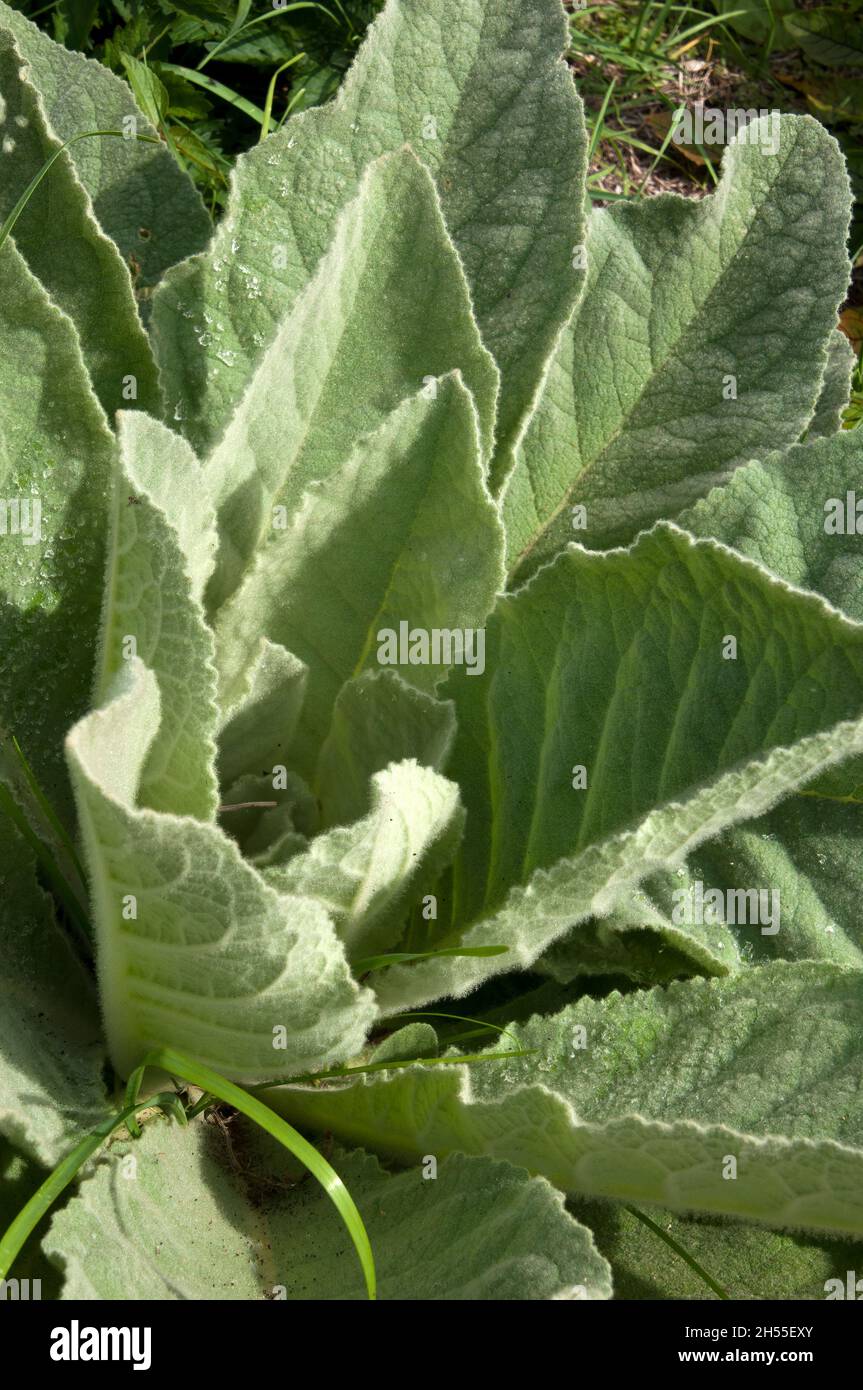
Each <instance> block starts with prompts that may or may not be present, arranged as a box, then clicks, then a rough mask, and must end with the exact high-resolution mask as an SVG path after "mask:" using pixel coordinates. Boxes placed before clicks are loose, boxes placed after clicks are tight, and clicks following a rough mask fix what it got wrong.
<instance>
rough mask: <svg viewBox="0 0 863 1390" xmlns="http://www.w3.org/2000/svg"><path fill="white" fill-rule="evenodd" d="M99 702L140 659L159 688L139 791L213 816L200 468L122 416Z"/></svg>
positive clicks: (160, 435)
mask: <svg viewBox="0 0 863 1390" xmlns="http://www.w3.org/2000/svg"><path fill="white" fill-rule="evenodd" d="M120 446H121V453H120V468H119V470H118V474H117V480H116V484H115V488H114V502H113V516H112V526H111V542H110V548H109V567H108V577H107V591H108V592H107V599H106V602H105V609H104V613H103V625H102V640H101V655H100V660H99V663H98V669H97V673H96V702H97V703H99V702H101V700H103V699H104V698H105V697H106V695H107V692H108V690H109V688H110V686H111V684H112V682H113V680H114V678H115V677H116V675H117V672H118V671H119V670H120V669H121V667H122V666H123V663H124V661H127V660H128V659H129V658H130V657H131V656H135V655H137V656H138V657H140V659H141V660H142V661H143V662H144V663H145V665H147V666H148V667H150V668H151V669H152V670H153V672H154V673H155V675H156V678H157V680H158V682H159V692H160V696H161V711H162V717H161V721H160V723H159V727H158V731H157V732H156V733H155V736H154V738H153V740H152V743H151V744H150V747H149V751H148V755H147V760H146V763H145V765H144V767H143V769H142V772H141V778H140V783H139V784H138V786H137V788H136V792H137V798H138V801H139V802H140V804H141V805H142V806H149V807H151V808H152V809H153V810H155V811H173V812H175V813H176V814H177V815H182V814H187V815H192V816H197V817H199V818H200V819H203V820H207V819H211V818H212V816H213V815H214V814H215V810H216V805H217V802H218V792H217V786H216V778H215V773H214V769H213V763H214V759H215V743H214V737H213V735H214V730H215V725H216V718H217V714H216V704H215V687H216V673H215V669H214V667H213V663H212V656H213V637H212V633H211V632H210V630H209V628H208V627H207V625H206V623H205V622H204V614H203V609H202V607H201V597H202V594H203V589H204V584H205V583H206V579H207V576H208V574H209V571H210V568H211V567H212V563H213V557H214V553H215V549H216V534H215V523H214V519H213V516H212V512H211V511H210V509H209V507H208V505H207V501H206V490H205V487H204V483H203V479H202V477H201V471H200V467H199V465H198V462H197V460H196V458H195V456H194V455H193V453H192V451H191V449H190V448H189V446H188V444H187V443H186V442H185V440H183V439H181V438H180V437H179V435H176V434H173V433H172V432H171V431H170V430H169V429H167V428H166V427H165V426H164V425H162V424H160V423H159V422H158V421H156V420H153V419H151V418H150V417H149V416H147V415H141V414H137V413H135V414H132V413H129V412H124V413H123V414H121V416H120Z"/></svg>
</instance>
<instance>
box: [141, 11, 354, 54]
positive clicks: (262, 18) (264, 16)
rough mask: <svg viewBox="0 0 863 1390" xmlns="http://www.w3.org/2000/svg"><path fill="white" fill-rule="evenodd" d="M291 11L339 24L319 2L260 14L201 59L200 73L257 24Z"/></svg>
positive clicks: (226, 37)
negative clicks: (318, 13)
mask: <svg viewBox="0 0 863 1390" xmlns="http://www.w3.org/2000/svg"><path fill="white" fill-rule="evenodd" d="M291 10H320V11H321V14H325V15H326V16H327V18H328V19H331V20H332V21H333V24H335V25H336V26H338V24H339V21H338V19H337V18H336V16H335V15H334V14H333V12H332V10H328V9H327V7H326V5H321V4H318V0H296V3H295V4H292V5H280V6H279V8H278V9H272V10H268V11H267V13H266V14H259V15H258V16H257V17H256V18H255V19H249V20H247V21H246V22H245V23H244V24H241V25H240V26H239V28H238V29H235V30H234V32H233V33H231V34H226V35H225V37H224V38H223V39H221V40H220V41H219V43H217V44H216V45H215V47H214V48H211V49H210V51H209V53H207V54H205V56H204V57H203V58H202V59H201V61H200V63H199V64H198V69H197V70H198V72H201V70H202V69H203V68H205V67H206V66H207V64H208V63H209V62H211V61H212V59H213V58H215V57H216V55H217V54H218V53H220V52H221V50H222V49H223V48H226V47H227V45H228V44H229V43H233V41H234V39H238V38H239V37H240V35H241V34H245V33H246V32H247V31H248V30H249V29H253V28H254V26H255V25H256V24H264V23H266V21H267V20H269V19H278V17H279V15H282V14H290V12H291ZM165 66H167V64H165Z"/></svg>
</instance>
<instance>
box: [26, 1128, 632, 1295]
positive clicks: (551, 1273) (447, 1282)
mask: <svg viewBox="0 0 863 1390" xmlns="http://www.w3.org/2000/svg"><path fill="white" fill-rule="evenodd" d="M231 1133H232V1135H233V1138H232V1143H231V1149H230V1150H229V1151H228V1150H227V1149H226V1145H225V1141H224V1139H223V1138H222V1136H221V1134H220V1133H219V1131H218V1130H216V1131H212V1130H208V1127H207V1126H205V1125H203V1124H202V1123H201V1122H198V1124H196V1125H194V1126H193V1127H192V1129H191V1131H183V1130H179V1129H177V1128H176V1127H169V1126H168V1125H167V1124H166V1123H164V1122H159V1121H158V1120H157V1121H155V1122H154V1123H153V1124H148V1125H147V1127H146V1129H145V1132H144V1135H143V1138H142V1139H141V1140H140V1141H139V1142H138V1143H137V1144H134V1145H131V1146H124V1148H123V1156H122V1157H120V1155H119V1154H117V1156H116V1157H114V1158H113V1160H112V1161H111V1162H110V1163H107V1164H104V1165H102V1166H100V1167H99V1168H98V1169H97V1170H96V1172H95V1173H94V1174H93V1176H92V1177H91V1178H88V1179H87V1180H86V1181H85V1182H84V1183H83V1184H82V1186H81V1189H80V1193H79V1195H78V1196H76V1197H74V1198H73V1200H72V1201H71V1202H70V1203H69V1204H68V1206H67V1207H66V1208H65V1210H63V1211H62V1212H60V1213H59V1214H58V1215H57V1216H56V1217H55V1218H54V1221H53V1223H52V1226H51V1230H50V1231H49V1233H48V1235H47V1236H46V1238H45V1248H46V1250H47V1251H48V1253H49V1254H50V1256H51V1259H52V1260H53V1261H54V1262H55V1263H56V1264H58V1265H60V1267H61V1268H62V1269H63V1270H64V1272H65V1275H66V1282H65V1287H64V1291H63V1297H64V1298H69V1299H79V1298H80V1299H123V1300H136V1299H212V1298H217V1299H264V1298H270V1299H272V1298H275V1299H277V1300H289V1301H294V1300H308V1299H324V1300H334V1299H363V1298H365V1297H366V1294H365V1290H364V1287H363V1282H362V1275H361V1272H360V1269H359V1264H358V1262H357V1260H356V1255H355V1254H354V1252H353V1250H352V1249H351V1246H350V1240H349V1238H348V1236H347V1235H346V1233H345V1231H344V1228H343V1226H342V1225H341V1223H340V1222H339V1219H338V1217H337V1216H336V1214H335V1212H334V1211H333V1208H332V1205H331V1203H330V1202H329V1200H328V1199H327V1197H326V1195H325V1194H324V1192H323V1191H322V1189H321V1188H320V1187H319V1186H318V1184H317V1183H313V1182H312V1181H311V1180H310V1179H309V1178H308V1176H305V1179H304V1180H303V1177H302V1175H301V1173H299V1172H298V1171H297V1166H296V1164H291V1165H290V1166H288V1165H287V1164H286V1160H285V1157H284V1150H282V1151H281V1158H277V1157H276V1156H275V1154H274V1152H273V1150H272V1146H271V1145H269V1144H267V1143H266V1142H263V1143H262V1142H261V1139H260V1138H259V1137H258V1135H256V1134H255V1133H253V1132H251V1131H250V1130H249V1129H248V1128H246V1127H240V1128H238V1127H237V1126H232V1129H231ZM115 1147H116V1146H115ZM238 1152H239V1153H241V1154H242V1160H243V1161H242V1165H241V1164H240V1163H238V1161H237V1157H236V1155H237V1153H238ZM334 1163H335V1166H336V1168H337V1170H338V1172H339V1174H340V1176H341V1177H342V1178H343V1179H344V1181H345V1183H346V1184H347V1186H348V1188H349V1190H350V1192H351V1195H352V1196H353V1197H354V1200H355V1201H356V1203H357V1206H358V1207H359V1210H360V1213H361V1215H362V1217H363V1220H364V1222H365V1225H366V1229H367V1230H368V1232H369V1238H370V1240H371V1244H372V1249H373V1251H374V1255H375V1264H376V1268H377V1275H378V1297H379V1298H382V1299H397V1300H404V1299H407V1300H411V1301H413V1300H422V1301H426V1300H430V1299H431V1300H435V1301H436V1300H439V1299H445V1300H477V1299H479V1300H482V1299H519V1300H522V1299H568V1298H584V1299H603V1298H608V1297H610V1294H611V1281H610V1277H609V1270H608V1265H607V1264H606V1262H605V1260H603V1259H602V1257H601V1256H600V1255H598V1254H597V1252H596V1249H595V1248H594V1245H593V1241H592V1239H591V1237H590V1233H589V1232H588V1231H587V1230H586V1229H585V1228H584V1226H581V1225H579V1224H578V1222H576V1221H574V1220H573V1218H572V1217H570V1216H568V1215H567V1213H566V1211H565V1210H564V1207H563V1201H562V1198H561V1196H560V1194H559V1193H556V1192H554V1191H553V1189H552V1188H551V1187H550V1186H549V1185H548V1183H546V1182H543V1181H542V1180H540V1179H537V1178H529V1177H528V1176H527V1174H526V1173H524V1172H520V1171H518V1170H516V1169H515V1168H512V1167H510V1166H509V1164H506V1163H494V1162H492V1161H491V1160H490V1159H485V1158H465V1157H464V1156H462V1155H455V1156H454V1157H453V1158H451V1159H448V1160H447V1162H446V1163H442V1164H441V1165H440V1167H439V1168H438V1170H437V1175H436V1177H435V1178H428V1179H424V1177H423V1171H422V1169H421V1168H420V1167H417V1168H413V1169H411V1170H409V1171H408V1172H405V1173H400V1174H398V1175H396V1176H391V1175H390V1174H388V1173H386V1172H384V1170H383V1169H382V1168H381V1167H380V1165H379V1164H378V1162H377V1161H376V1159H374V1158H372V1157H371V1156H370V1155H369V1154H363V1153H340V1154H338V1155H336V1157H335V1159H334ZM178 1207H182V1208H183V1209H184V1210H185V1209H190V1210H192V1211H193V1212H194V1220H193V1221H191V1222H189V1223H183V1224H182V1226H180V1225H178V1223H177V1220H176V1211H177V1209H178ZM94 1244H98V1249H99V1258H98V1259H95V1260H94V1259H93V1248H94Z"/></svg>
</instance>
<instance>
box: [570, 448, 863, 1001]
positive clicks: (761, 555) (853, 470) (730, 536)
mask: <svg viewBox="0 0 863 1390" xmlns="http://www.w3.org/2000/svg"><path fill="white" fill-rule="evenodd" d="M861 466H863V440H861V438H860V436H859V434H858V433H857V432H855V431H850V432H846V433H843V434H839V435H836V436H834V437H833V438H830V439H818V440H815V441H813V443H812V444H809V445H802V446H795V447H793V448H791V449H790V450H788V451H787V452H786V453H784V454H779V453H777V454H772V455H769V456H768V457H767V458H766V459H765V461H764V462H763V463H762V462H758V461H755V462H752V463H749V464H747V465H746V466H745V467H743V468H739V469H738V470H737V471H736V472H735V474H734V476H733V477H732V479H731V480H730V482H729V483H728V484H727V485H726V486H725V487H722V488H717V489H715V490H714V491H713V492H711V493H710V495H709V496H708V497H707V498H705V499H704V500H703V501H701V502H699V503H698V504H697V505H696V506H695V507H693V508H692V509H691V510H690V511H688V512H685V513H684V514H683V516H682V518H681V520H682V521H684V522H685V524H686V525H687V527H689V528H690V530H692V531H694V532H695V533H696V534H697V535H703V536H715V537H717V538H718V539H720V540H722V541H725V542H726V543H728V544H730V545H733V546H734V547H735V548H736V549H737V550H739V551H741V552H742V553H743V554H745V555H749V556H751V557H752V558H753V559H757V560H759V561H760V562H761V563H762V564H764V565H767V566H768V567H769V568H770V569H771V570H773V571H774V572H775V573H777V574H780V575H781V576H782V577H783V578H785V579H787V580H789V581H790V582H791V583H794V584H798V585H800V586H801V587H806V588H811V589H816V590H818V591H819V592H820V593H822V594H824V595H825V596H826V597H827V598H828V599H830V600H831V601H832V602H833V603H835V604H836V605H837V606H839V607H841V608H843V609H844V611H845V612H846V613H848V614H849V615H850V616H851V617H853V618H856V619H857V620H858V621H860V620H861V619H863V551H861V546H860V537H859V536H858V534H857V530H856V526H857V513H856V493H855V488H856V486H857V485H858V482H859V479H860V476H861ZM861 524H863V522H861ZM846 768H847V769H848V770H847V772H846ZM840 772H841V773H842V774H843V779H844V780H845V781H847V782H849V783H850V786H851V788H852V789H853V787H854V786H856V785H857V784H859V782H860V780H861V774H860V771H859V762H858V760H857V759H854V760H852V762H851V763H850V764H845V765H844V766H843V768H841V769H840ZM839 790H840V794H839V795H837V796H835V797H834V796H833V795H831V788H830V786H829V785H828V786H826V787H819V786H812V787H807V788H805V789H804V790H803V792H802V794H801V795H798V796H795V797H793V798H792V799H791V800H790V801H788V802H787V803H785V804H783V805H781V806H778V807H776V808H775V810H773V811H771V812H769V813H768V814H767V815H766V816H764V817H761V818H759V819H758V820H756V821H753V822H750V823H748V824H746V825H743V826H738V827H734V828H732V829H731V830H729V831H727V832H726V833H725V834H724V835H722V836H720V837H719V838H718V839H716V840H713V841H711V842H710V843H709V844H706V845H703V846H702V847H701V848H700V849H699V851H698V853H697V855H696V856H694V857H693V859H692V860H691V861H690V862H689V863H688V864H687V865H686V867H685V869H684V868H680V869H678V870H677V871H676V873H674V874H661V875H658V876H655V877H653V878H652V879H651V880H650V881H649V882H648V883H646V884H644V885H643V890H642V891H640V892H639V893H637V894H635V895H634V896H633V898H632V899H631V900H630V901H628V902H627V903H626V904H624V905H623V910H622V911H620V910H619V911H617V912H615V913H614V914H613V915H612V917H611V918H610V919H609V921H608V922H607V923H603V924H600V925H599V926H598V927H597V928H595V929H594V930H593V932H592V936H598V937H600V938H601V940H595V941H594V940H590V941H587V942H583V941H582V940H580V939H579V938H580V934H579V933H576V934H574V935H573V937H572V938H571V939H570V940H569V941H568V942H567V943H566V944H565V946H564V947H562V948H560V949H558V950H555V952H554V953H553V955H552V957H551V959H550V960H549V967H550V968H551V969H552V970H553V973H554V974H555V975H557V976H558V977H564V978H571V977H573V976H574V975H576V974H581V973H594V972H595V971H597V970H599V971H602V972H605V971H607V970H609V969H613V970H616V971H622V972H624V973H628V974H629V973H631V974H634V975H636V976H641V974H642V972H643V970H644V969H645V967H646V968H647V969H653V968H655V966H656V965H659V964H660V962H659V960H658V959H656V958H655V959H654V961H653V962H646V961H645V959H644V953H643V952H642V951H640V950H638V949H637V947H638V945H639V938H638V937H636V936H633V935H632V930H633V928H636V927H643V928H645V929H646V930H645V931H644V932H642V934H641V936H642V939H643V938H644V937H645V936H646V935H647V934H648V933H657V934H658V935H659V937H660V938H661V940H662V941H663V942H664V943H665V944H666V945H667V946H669V947H673V948H674V949H675V950H677V951H684V952H686V953H688V954H689V955H690V958H691V960H692V961H693V962H694V963H695V964H696V966H697V968H719V969H722V968H735V967H737V966H738V965H739V964H740V963H741V961H743V962H745V961H748V960H753V959H760V958H762V957H764V956H768V957H769V956H771V955H779V956H782V957H785V958H791V959H814V958H827V959H832V960H836V961H837V962H839V963H842V964H846V965H858V966H859V965H863V935H861V922H860V910H859V904H860V897H861V892H863V877H861V874H863V867H861V866H863V857H861V854H860V852H859V849H858V843H859V840H860V836H861V833H863V820H861V807H860V804H859V796H854V795H851V796H850V797H849V796H848V794H847V792H846V793H845V794H844V797H843V795H842V794H841V793H842V791H843V789H839ZM699 885H700V887H699ZM752 890H755V891H756V892H761V891H765V892H767V893H769V894H771V895H772V898H771V900H770V904H774V903H775V910H773V908H772V906H771V905H770V904H768V906H769V908H770V911H769V915H770V918H771V920H770V922H769V923H767V924H766V925H767V930H762V926H764V925H765V924H764V923H758V922H756V923H752V922H749V921H748V920H747V921H744V922H735V921H734V920H733V915H734V899H729V896H728V895H729V894H736V893H738V892H740V891H750V892H751V891H752ZM717 891H718V892H719V893H720V894H721V895H722V903H723V904H726V906H725V907H724V908H723V909H722V910H721V911H720V913H719V916H718V919H717V918H716V917H715V916H714V919H713V920H712V921H710V920H705V916H706V914H705V913H704V912H703V911H702V910H698V909H696V904H697V903H698V902H701V903H703V902H704V901H705V900H706V901H707V902H708V903H709V902H710V899H706V898H705V895H707V894H709V893H713V894H715V893H716V892H717ZM696 895H698V896H696ZM713 902H714V903H716V902H717V899H716V898H715V897H714V898H713ZM729 904H730V905H731V907H732V913H731V917H732V920H727V919H728V918H729V912H728V905H729ZM723 918H725V919H726V921H725V923H724V924H723ZM654 957H655V952H654Z"/></svg>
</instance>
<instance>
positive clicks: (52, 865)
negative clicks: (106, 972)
mask: <svg viewBox="0 0 863 1390" xmlns="http://www.w3.org/2000/svg"><path fill="white" fill-rule="evenodd" d="M0 811H4V812H5V813H6V815H7V816H8V817H9V819H10V820H11V822H12V824H13V825H14V826H15V829H16V830H17V831H18V833H19V835H20V836H21V838H22V839H23V840H25V841H26V842H27V844H28V845H29V846H30V849H31V850H32V852H33V854H34V855H35V856H36V859H37V861H38V862H39V864H41V866H42V868H43V870H44V871H45V874H46V876H47V878H48V880H49V882H50V884H51V887H52V889H53V890H54V892H55V893H56V895H57V898H58V899H59V901H60V902H61V903H62V904H63V907H64V908H65V909H66V912H67V913H68V915H69V919H70V921H71V922H73V923H74V925H75V927H76V928H77V930H78V932H79V933H80V935H81V937H82V938H83V942H84V943H85V944H86V947H87V951H88V954H89V952H90V922H89V918H88V916H87V910H86V908H85V907H84V906H83V904H82V903H81V901H80V899H79V898H78V896H77V894H76V893H75V891H74V889H73V888H72V887H71V886H70V885H69V883H68V882H67V881H66V878H65V877H64V875H63V874H62V873H61V872H60V869H59V867H58V865H57V861H56V860H55V858H54V856H53V854H52V853H51V851H50V850H49V848H48V846H47V845H46V844H45V842H44V840H41V839H40V838H39V836H38V835H37V834H36V832H35V831H34V830H33V828H32V826H31V825H30V822H29V821H28V819H27V817H26V816H25V815H24V813H23V811H22V810H21V808H20V807H19V806H18V803H17V802H16V800H15V798H14V797H13V795H12V793H11V792H10V791H9V788H8V787H7V786H5V785H4V784H3V783H2V782H0Z"/></svg>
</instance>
